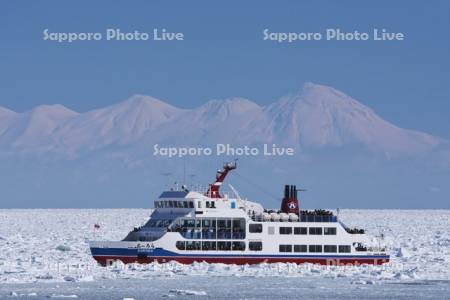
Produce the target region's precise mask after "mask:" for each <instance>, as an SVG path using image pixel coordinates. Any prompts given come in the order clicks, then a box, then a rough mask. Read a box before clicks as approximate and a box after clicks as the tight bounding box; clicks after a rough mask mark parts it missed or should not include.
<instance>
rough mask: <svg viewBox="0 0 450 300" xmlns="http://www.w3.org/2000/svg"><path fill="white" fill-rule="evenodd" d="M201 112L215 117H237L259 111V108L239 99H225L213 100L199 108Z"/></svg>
mask: <svg viewBox="0 0 450 300" xmlns="http://www.w3.org/2000/svg"><path fill="white" fill-rule="evenodd" d="M198 109H199V110H201V111H207V112H208V113H212V114H216V115H226V116H228V115H238V114H242V113H245V112H248V111H252V110H259V109H261V107H260V106H259V105H258V104H256V103H255V102H253V101H251V100H248V99H245V98H239V97H232V98H226V99H223V100H217V99H213V100H210V101H208V102H206V103H205V104H203V105H202V106H201V107H200V108H198Z"/></svg>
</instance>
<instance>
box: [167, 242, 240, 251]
mask: <svg viewBox="0 0 450 300" xmlns="http://www.w3.org/2000/svg"><path fill="white" fill-rule="evenodd" d="M176 247H177V249H178V250H203V251H205V250H206V251H209V250H218V251H244V250H245V242H225V241H223V242H210V241H204V242H200V241H177V242H176Z"/></svg>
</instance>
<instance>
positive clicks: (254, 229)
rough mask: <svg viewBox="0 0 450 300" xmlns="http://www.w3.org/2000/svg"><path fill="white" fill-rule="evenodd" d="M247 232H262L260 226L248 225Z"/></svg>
mask: <svg viewBox="0 0 450 300" xmlns="http://www.w3.org/2000/svg"><path fill="white" fill-rule="evenodd" d="M248 231H249V232H251V233H261V232H262V224H249V225H248Z"/></svg>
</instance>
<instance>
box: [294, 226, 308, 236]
mask: <svg viewBox="0 0 450 300" xmlns="http://www.w3.org/2000/svg"><path fill="white" fill-rule="evenodd" d="M294 234H308V231H307V228H306V227H294Z"/></svg>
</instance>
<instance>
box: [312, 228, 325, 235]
mask: <svg viewBox="0 0 450 300" xmlns="http://www.w3.org/2000/svg"><path fill="white" fill-rule="evenodd" d="M309 234H313V235H322V227H309Z"/></svg>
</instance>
